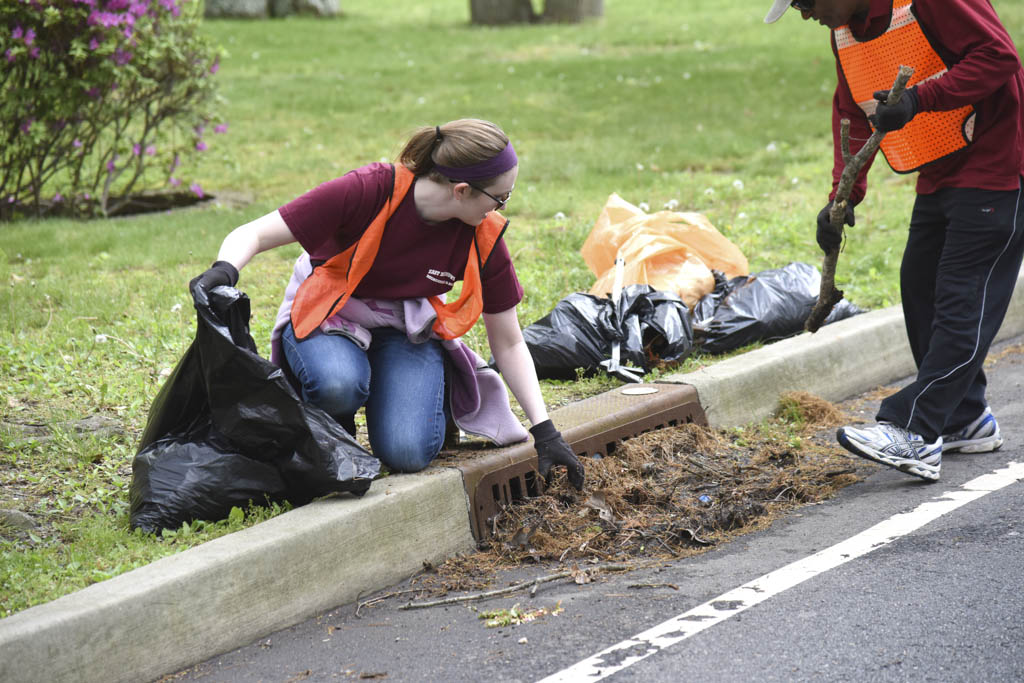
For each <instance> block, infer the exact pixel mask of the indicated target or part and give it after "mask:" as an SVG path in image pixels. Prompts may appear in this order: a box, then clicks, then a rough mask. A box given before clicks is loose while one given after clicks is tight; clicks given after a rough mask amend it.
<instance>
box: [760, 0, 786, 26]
mask: <svg viewBox="0 0 1024 683" xmlns="http://www.w3.org/2000/svg"><path fill="white" fill-rule="evenodd" d="M790 1H791V0H775V2H774V3H772V8H771V9H770V10H768V14H766V15H765V17H764V23H766V24H774V23H775V22H776V21H778V20H779V19H780V18H781V17H782V15H783V14H785V13H786V10H788V9H789V3H790Z"/></svg>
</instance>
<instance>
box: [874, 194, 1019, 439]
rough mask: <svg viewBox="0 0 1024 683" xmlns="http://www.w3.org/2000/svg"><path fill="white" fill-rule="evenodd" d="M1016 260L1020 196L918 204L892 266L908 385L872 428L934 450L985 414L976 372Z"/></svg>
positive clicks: (949, 197) (924, 198) (928, 199)
mask: <svg viewBox="0 0 1024 683" xmlns="http://www.w3.org/2000/svg"><path fill="white" fill-rule="evenodd" d="M1022 255H1024V204H1022V190H1021V189H1020V188H1018V189H1017V190H1013V191H1009V192H1005V191H994V190H976V189H966V188H947V189H944V190H940V191H939V192H936V193H935V194H929V195H918V196H917V200H916V201H915V203H914V211H913V214H912V215H911V217H910V233H909V235H908V237H907V247H906V249H905V250H904V252H903V264H902V266H901V267H900V291H901V296H902V300H903V315H904V318H905V320H906V326H907V336H908V337H909V340H910V349H911V351H912V352H913V354H914V362H915V363H916V364H917V379H916V380H915V381H914V382H912V383H911V384H910V385H908V386H907V387H905V388H903V389H902V390H900V391H899V392H897V393H896V394H893V395H892V396H890V397H888V398H886V399H885V400H884V401H882V405H881V407H880V409H879V411H878V415H877V418H876V419H877V420H878V421H879V422H891V423H893V424H896V425H899V426H900V427H904V428H906V429H909V430H910V431H912V432H916V433H917V434H920V435H921V436H923V437H924V438H925V439H926V440H928V441H934V440H935V439H936V438H937V437H938V436H939V435H940V434H944V433H950V432H952V431H956V430H958V429H961V428H962V427H964V426H966V425H967V424H969V423H970V422H972V421H973V420H974V419H975V418H977V417H978V416H979V415H981V413H982V411H984V410H985V406H986V405H987V402H986V399H985V384H986V380H985V373H984V371H983V370H982V365H983V363H984V362H985V356H986V355H987V354H988V349H989V346H990V345H991V344H992V340H993V339H994V338H995V335H996V332H998V331H999V326H1000V325H1002V323H1003V317H1004V316H1005V315H1006V309H1007V307H1008V306H1009V304H1010V297H1011V295H1012V294H1013V288H1014V285H1015V283H1016V281H1017V275H1018V273H1019V271H1020V266H1021V257H1022Z"/></svg>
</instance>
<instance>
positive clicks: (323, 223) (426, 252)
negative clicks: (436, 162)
mask: <svg viewBox="0 0 1024 683" xmlns="http://www.w3.org/2000/svg"><path fill="white" fill-rule="evenodd" d="M393 178H394V172H393V170H392V167H391V165H390V164H383V163H374V164H370V165H368V166H363V167H362V168H357V169H356V170H354V171H350V172H348V173H346V174H345V175H343V176H341V177H340V178H335V179H334V180H329V181H327V182H326V183H324V184H322V185H320V186H319V187H316V188H314V189H312V190H310V191H309V192H307V193H306V194H304V195H302V196H301V197H298V198H297V199H294V200H292V201H290V202H288V203H287V204H285V205H284V206H282V207H281V209H280V211H281V216H282V217H283V218H284V222H285V223H286V224H287V225H288V229H289V230H291V232H292V234H293V235H295V239H296V240H298V242H299V244H301V245H302V248H303V249H305V250H306V252H307V253H308V254H309V256H310V258H311V259H312V260H313V262H316V261H326V260H327V259H329V258H331V257H332V256H334V255H335V254H338V253H340V252H342V251H344V250H345V249H347V248H348V247H349V246H350V245H352V244H353V243H354V242H355V241H356V240H357V239H359V237H360V236H361V235H362V234H363V232H364V231H365V230H366V228H367V226H369V224H370V222H371V221H372V220H373V218H374V217H375V216H376V215H377V214H378V213H379V212H380V209H381V207H383V206H384V202H385V201H386V200H387V197H388V195H389V194H390V192H391V187H392V185H393ZM474 230H475V226H472V225H467V224H465V223H463V222H462V221H460V220H458V219H451V220H447V221H444V222H440V223H428V222H426V221H424V220H423V219H422V218H420V216H419V213H418V212H417V211H416V202H415V201H414V200H413V188H412V187H410V188H409V192H408V194H406V195H405V199H403V200H402V203H401V204H399V206H398V209H397V210H396V211H395V213H394V214H393V215H392V216H391V218H390V220H388V223H387V226H386V227H385V228H384V235H383V237H381V242H380V251H378V252H377V258H376V259H374V262H373V265H372V266H371V267H370V270H369V271H368V272H367V273H366V275H365V276H364V277H363V279H362V280H361V281H360V282H359V286H358V287H356V289H355V291H354V292H353V296H356V297H360V298H376V299H412V298H417V297H428V296H436V295H438V294H444V293H445V292H448V291H450V290H451V288H452V286H453V285H454V284H455V282H456V281H459V280H462V278H463V274H464V273H465V270H466V262H467V261H468V260H469V247H470V245H471V244H472V242H473V233H474ZM481 280H482V286H483V297H484V313H501V312H502V311H506V310H508V309H510V308H512V307H513V306H515V305H516V304H518V303H519V302H520V301H521V300H522V298H523V288H522V286H521V285H520V284H519V279H518V278H517V277H516V271H515V268H513V266H512V259H511V257H510V256H509V253H508V247H507V246H505V240H504V238H502V239H499V240H498V242H497V244H495V245H494V250H493V251H492V252H491V256H490V259H488V261H487V264H486V265H485V266H484V270H483V273H482V274H481Z"/></svg>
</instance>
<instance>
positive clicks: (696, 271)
mask: <svg viewBox="0 0 1024 683" xmlns="http://www.w3.org/2000/svg"><path fill="white" fill-rule="evenodd" d="M580 253H581V254H582V255H583V260H584V261H586V263H587V266H589V267H590V270H591V272H593V273H594V275H595V276H597V282H595V283H594V286H593V287H591V288H590V293H591V294H593V295H595V296H606V295H607V294H608V293H609V292H611V291H612V281H613V280H614V278H615V267H614V266H615V259H616V257H619V258H622V259H623V260H624V261H625V262H626V267H625V273H624V277H623V284H624V285H636V284H647V285H651V286H652V287H654V288H655V289H657V290H659V291H664V292H673V293H675V294H678V295H679V297H680V298H681V299H682V300H683V301H685V302H686V305H687V306H689V307H690V308H691V309H692V308H693V306H694V304H696V303H697V301H699V300H700V298H701V297H702V296H704V295H705V294H709V293H710V292H711V290H712V289H714V286H715V279H714V276H713V275H712V274H711V271H712V269H713V270H720V271H722V272H723V273H725V275H726V276H727V277H730V278H731V277H736V276H737V275H749V274H750V270H749V266H748V265H747V258H746V257H745V256H744V255H743V253H742V252H741V251H740V250H739V248H738V247H737V246H736V245H735V244H733V243H732V242H730V241H729V240H727V239H726V238H725V237H723V236H722V233H720V232H718V230H716V229H715V227H714V226H713V225H711V223H710V222H709V221H708V219H707V218H706V217H704V216H703V215H702V214H699V213H693V212H680V211H658V212H657V213H645V212H644V211H643V210H641V209H640V208H639V207H636V206H633V205H632V204H630V203H629V202H627V201H626V200H624V199H623V198H622V197H620V196H619V195H617V194H615V193H612V195H611V196H610V197H608V202H607V203H606V204H605V206H604V210H603V211H602V212H601V215H600V216H598V218H597V222H595V223H594V227H593V229H592V230H591V231H590V235H589V236H588V237H587V241H586V242H584V243H583V248H582V249H580Z"/></svg>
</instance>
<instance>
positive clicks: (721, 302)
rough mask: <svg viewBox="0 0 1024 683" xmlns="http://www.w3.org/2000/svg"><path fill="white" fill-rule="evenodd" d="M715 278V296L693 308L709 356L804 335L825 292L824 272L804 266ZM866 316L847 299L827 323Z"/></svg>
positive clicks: (697, 332)
mask: <svg viewBox="0 0 1024 683" xmlns="http://www.w3.org/2000/svg"><path fill="white" fill-rule="evenodd" d="M714 275H715V289H714V291H712V292H711V293H710V294H708V295H706V296H704V297H702V298H701V300H700V301H698V302H697V304H696V305H695V306H694V308H693V335H694V340H695V343H696V344H697V345H698V346H699V347H700V348H701V349H702V350H704V351H707V352H708V353H722V352H725V351H731V350H733V349H737V348H740V347H741V346H745V345H746V344H750V343H752V342H755V341H773V340H777V339H783V338H785V337H790V336H792V335H794V334H797V333H799V332H802V331H803V329H804V322H805V321H806V320H807V316H809V315H810V314H811V309H813V308H814V304H815V303H817V301H818V294H819V291H820V289H821V273H819V272H818V269H817V268H815V267H814V266H811V265H808V264H806V263H790V264H789V265H787V266H785V267H784V268H776V269H773V270H764V271H761V272H760V273H755V274H754V275H749V276H747V275H741V276H739V277H734V278H731V279H726V277H725V276H724V275H723V274H722V273H720V272H717V271H716V272H715V273H714ZM863 312H864V311H863V310H862V309H860V308H858V307H857V306H855V305H854V304H853V303H851V302H850V301H848V300H846V299H843V300H842V301H840V302H839V303H838V304H836V306H835V307H834V308H833V309H832V312H831V313H830V314H829V316H828V318H826V319H825V324H826V325H827V324H829V323H832V322H835V321H837V320H842V319H844V318H849V317H850V316H853V315H857V314H858V313H863Z"/></svg>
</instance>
